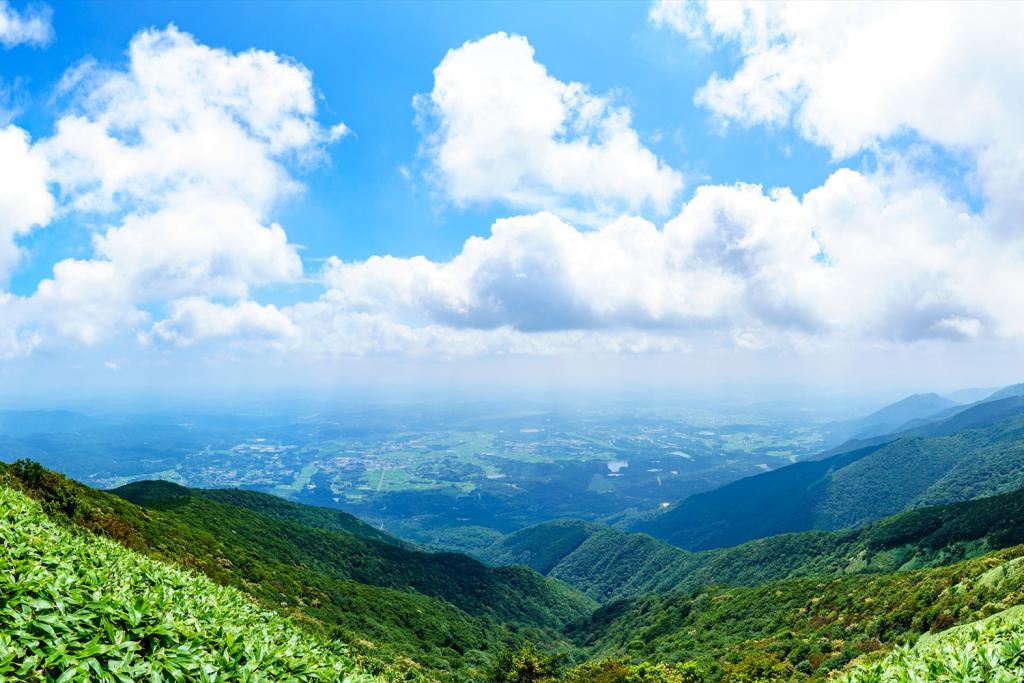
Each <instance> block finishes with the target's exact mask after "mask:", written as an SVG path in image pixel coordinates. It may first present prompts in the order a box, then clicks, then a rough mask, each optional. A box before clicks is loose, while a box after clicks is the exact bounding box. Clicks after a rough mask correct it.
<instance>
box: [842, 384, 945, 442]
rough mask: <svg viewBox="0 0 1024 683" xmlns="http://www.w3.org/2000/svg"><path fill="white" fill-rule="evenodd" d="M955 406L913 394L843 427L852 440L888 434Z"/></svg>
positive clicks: (935, 396) (931, 395)
mask: <svg viewBox="0 0 1024 683" xmlns="http://www.w3.org/2000/svg"><path fill="white" fill-rule="evenodd" d="M956 406H957V403H956V402H955V401H951V400H949V399H948V398H944V397H942V396H939V395H938V394H913V395H912V396H907V397H906V398H904V399H902V400H900V401H897V402H896V403H893V404H891V405H888V406H885V407H884V408H882V409H880V410H876V411H875V412H873V413H871V414H870V415H866V416H864V417H862V418H859V419H857V420H852V421H851V422H849V423H848V424H846V425H844V426H845V427H846V429H847V430H848V432H849V434H850V435H851V436H853V437H854V438H864V437H871V436H876V435H879V434H888V433H889V432H893V431H896V430H898V429H900V428H901V427H903V425H905V424H907V423H908V422H910V421H912V420H917V419H921V418H927V417H929V416H931V415H934V414H936V413H938V412H940V411H942V410H947V409H952V408H955V407H956Z"/></svg>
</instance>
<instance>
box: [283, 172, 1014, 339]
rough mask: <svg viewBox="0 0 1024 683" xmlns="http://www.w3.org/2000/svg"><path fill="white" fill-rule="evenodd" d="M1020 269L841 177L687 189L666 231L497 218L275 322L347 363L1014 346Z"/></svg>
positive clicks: (877, 183) (901, 183)
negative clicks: (557, 352)
mask: <svg viewBox="0 0 1024 683" xmlns="http://www.w3.org/2000/svg"><path fill="white" fill-rule="evenodd" d="M1020 272H1024V244H1022V243H1021V242H1020V241H1018V242H1016V243H1013V244H1007V243H1006V242H1005V241H1003V240H1000V239H997V238H995V237H994V236H993V235H992V234H991V233H990V232H989V231H986V230H985V229H984V225H983V221H982V220H981V219H980V218H979V217H978V216H974V215H971V214H970V213H969V212H967V211H966V209H965V208H964V207H963V206H960V205H957V204H955V203H951V202H950V201H948V200H947V198H946V197H945V195H944V193H943V191H942V188H941V186H939V185H937V184H934V183H929V182H928V181H927V180H926V179H922V178H921V177H920V176H917V175H913V174H910V173H908V172H905V171H901V170H899V169H890V170H889V171H888V172H879V173H876V174H873V175H866V174H862V173H858V172H855V171H851V170H846V169H843V170H840V171H837V172H836V173H834V174H833V175H832V177H830V178H829V179H828V181H827V182H826V183H825V184H824V185H822V186H821V187H819V188H817V189H815V190H812V191H811V192H809V193H807V194H806V195H804V196H803V197H797V196H795V195H794V194H793V193H792V192H790V191H789V190H787V189H777V190H772V191H770V192H765V191H764V190H763V189H762V188H761V187H759V186H755V185H744V184H737V185H732V186H704V187H700V188H698V189H697V191H696V193H695V195H694V197H693V198H692V199H691V200H690V201H689V202H688V203H687V204H686V205H685V206H684V207H683V210H682V212H681V213H680V214H679V215H678V216H677V217H676V218H674V219H672V220H671V221H669V222H668V223H667V224H666V225H665V226H664V228H662V229H659V228H658V227H656V226H655V225H654V224H652V223H650V222H649V221H647V220H644V219H640V218H622V219H618V220H616V221H613V222H610V223H608V224H605V225H603V226H601V227H599V228H597V229H594V230H579V229H577V228H575V227H573V226H571V225H569V224H567V223H566V222H564V221H563V220H561V219H559V218H557V217H556V216H554V215H551V214H548V213H539V214H534V215H529V216H520V217H516V218H509V219H502V220H499V221H498V222H497V223H495V225H494V226H493V228H492V231H491V234H490V236H489V237H487V238H471V239H470V240H468V241H467V242H466V243H465V245H464V246H463V249H462V251H461V252H460V253H459V254H458V255H456V256H455V258H453V259H452V260H451V261H448V262H441V263H438V262H432V261H430V260H427V259H425V258H422V257H418V258H412V259H400V258H394V257H373V258H371V259H368V260H366V261H364V262H358V263H343V262H341V261H339V260H337V259H332V260H331V261H329V262H328V264H327V265H326V267H325V271H324V279H325V284H326V286H327V287H328V291H327V293H326V294H325V295H324V296H323V297H322V299H321V300H320V301H318V302H316V303H315V304H304V305H300V306H298V307H294V308H292V309H289V310H287V311H286V312H287V313H288V314H289V315H290V316H292V317H293V319H295V320H297V321H299V326H300V327H301V328H303V329H304V330H305V331H306V334H308V335H311V336H313V337H315V338H316V339H317V340H318V343H319V344H321V345H327V346H330V345H331V343H332V342H331V341H330V340H334V341H333V344H334V347H335V350H336V351H337V352H345V350H346V349H347V350H351V351H352V352H355V353H365V352H367V349H372V348H377V349H378V350H380V349H387V350H394V349H395V348H397V347H400V346H401V345H402V344H405V345H407V346H408V347H409V348H413V349H417V350H423V349H425V348H442V349H443V348H452V347H456V346H462V345H467V346H469V347H470V348H486V349H488V350H489V351H490V352H495V350H496V349H499V350H504V351H512V350H516V351H521V350H523V349H527V348H530V344H531V343H532V344H533V349H534V350H539V349H563V350H564V349H567V348H572V345H573V344H579V345H581V346H585V344H583V343H582V342H581V335H582V336H583V337H584V338H587V339H588V340H589V342H588V343H589V344H590V345H591V347H593V346H594V345H598V346H602V345H603V346H605V347H607V348H616V344H620V343H622V340H624V339H626V338H631V339H632V341H633V342H640V340H642V343H638V344H637V345H636V348H646V349H657V348H676V347H678V345H679V343H680V342H681V340H686V343H690V342H694V343H697V342H698V340H704V341H705V342H706V343H709V344H720V343H722V342H723V340H724V341H726V342H727V343H729V344H735V345H739V346H745V347H754V348H757V347H763V346H766V345H776V346H777V345H786V346H792V345H810V344H819V343H854V344H857V343H863V342H865V341H867V342H869V343H902V342H912V341H916V340H922V339H948V340H962V339H972V338H977V337H995V338H1019V337H1020V336H1021V335H1024V315H1021V314H1020V311H1022V310H1024V292H1021V290H1020V288H1019V287H1014V286H1013V285H1012V281H1013V278H1014V277H1015V274H1016V276H1017V277H1019V273H1020ZM993 284H997V286H996V287H995V288H993ZM446 330H447V333H446V332H445V331H446ZM527 337H531V338H532V342H527V341H526V340H525V338H527ZM375 340H376V341H375ZM375 344H376V346H375Z"/></svg>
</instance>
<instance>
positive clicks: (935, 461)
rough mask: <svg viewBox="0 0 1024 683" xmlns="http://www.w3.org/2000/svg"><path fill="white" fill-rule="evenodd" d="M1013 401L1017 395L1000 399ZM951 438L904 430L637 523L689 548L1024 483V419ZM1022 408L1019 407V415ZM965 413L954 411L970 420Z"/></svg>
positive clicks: (840, 522)
mask: <svg viewBox="0 0 1024 683" xmlns="http://www.w3.org/2000/svg"><path fill="white" fill-rule="evenodd" d="M1004 400H1007V401H1011V402H1014V401H1018V399H1012V398H1011V399H1004ZM992 407H993V406H991V405H990V406H984V407H979V409H983V410H985V411H989V412H988V413H986V414H988V415H989V416H990V417H992V418H1004V419H1000V420H999V421H997V422H994V423H992V424H985V425H983V426H977V427H974V428H971V429H963V430H961V431H957V432H955V433H953V434H951V435H949V436H938V437H932V438H920V437H908V438H901V439H898V440H896V441H893V442H891V443H887V444H876V445H872V446H868V447H865V448H861V449H859V450H854V451H849V452H845V453H840V454H838V455H834V456H832V457H829V458H826V459H823V460H816V461H810V462H801V463H796V464H794V465H790V466H788V467H783V468H780V469H777V470H774V471H772V472H766V473H764V474H761V475H757V476H754V477H749V478H747V479H742V480H740V481H737V482H733V483H732V484H729V485H727V486H723V487H721V488H719V489H716V490H714V491H710V492H707V493H702V494H699V495H696V496H691V497H690V498H688V499H686V500H685V501H683V502H682V503H681V504H679V505H677V506H676V507H674V508H672V509H670V510H668V511H666V512H665V513H663V514H662V515H660V516H658V517H656V518H655V519H653V520H650V521H646V522H642V523H640V524H638V525H637V526H636V528H635V530H637V531H644V532H647V533H650V534H651V535H653V536H656V537H658V538H661V539H663V540H666V541H669V542H670V543H673V544H674V545H678V546H680V547H683V548H687V549H690V550H701V549H709V548H716V547H724V546H731V545H736V544H738V543H742V542H744V541H747V540H751V539H754V538H760V537H764V536H770V535H774V534H779V533H787V532H793V531H804V530H809V529H838V528H843V527H850V526H854V525H857V524H863V523H866V522H868V521H871V520H874V519H878V518H880V517H883V516H886V515H891V514H894V513H896V512H899V511H901V510H906V509H909V508H913V507H919V506H924V505H936V504H942V503H950V502H955V501H961V500H970V499H973V498H979V497H982V496H990V495H995V494H999V493H1004V492H1008V491H1013V490H1016V489H1020V488H1024V416H1021V415H1020V414H1014V415H1013V416H1012V417H1010V418H1009V419H1005V417H1006V415H1005V413H1003V412H1000V411H997V412H995V413H992V412H991V410H992ZM1016 412H1019V409H1015V413H1016ZM969 418H970V415H968V414H967V413H965V414H963V415H958V416H955V417H954V418H950V419H951V420H960V421H963V420H965V419H969Z"/></svg>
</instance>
